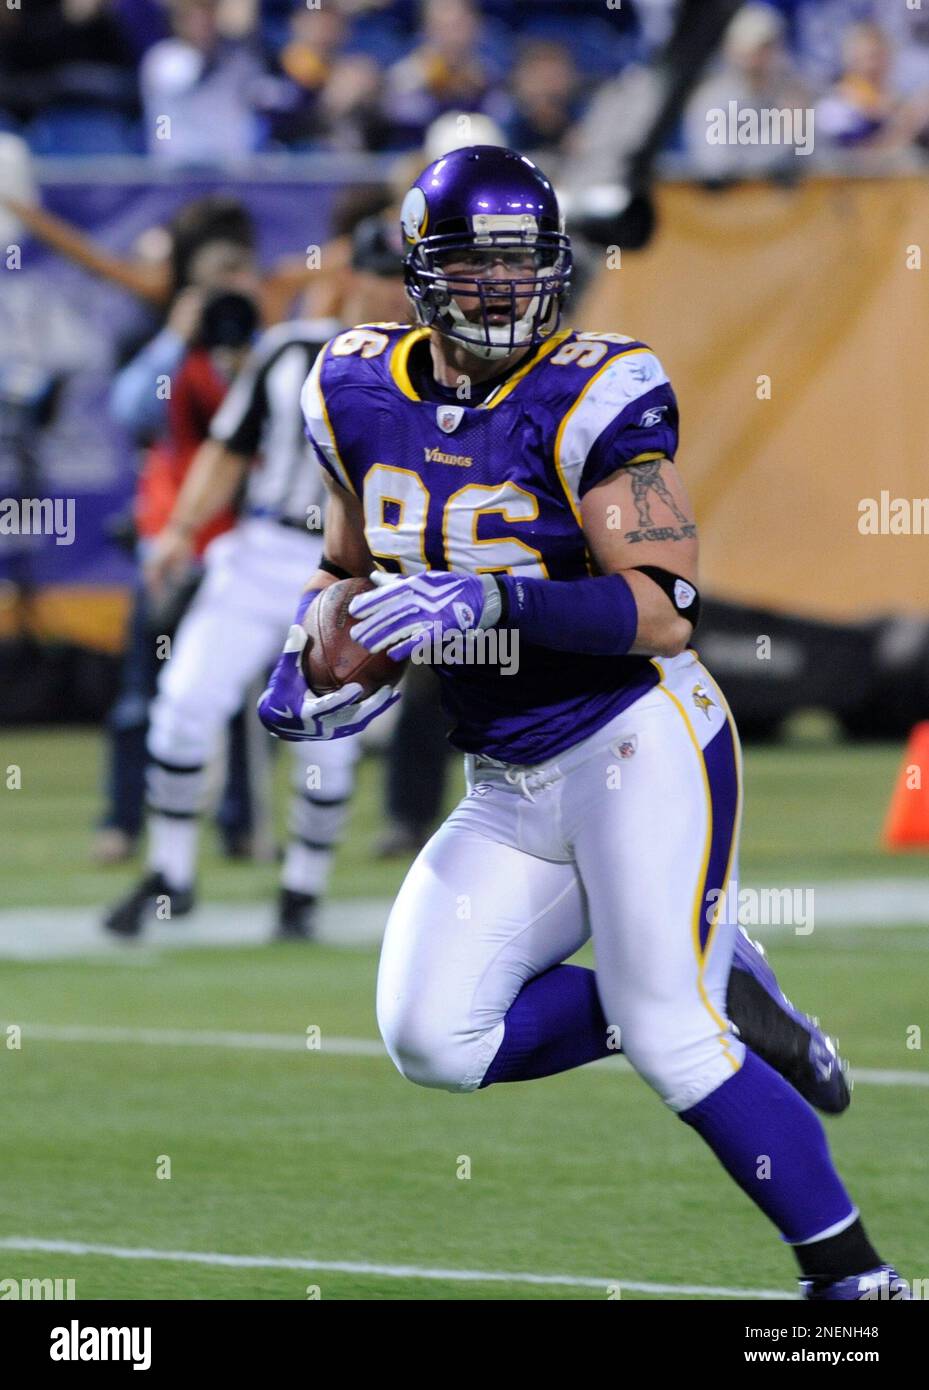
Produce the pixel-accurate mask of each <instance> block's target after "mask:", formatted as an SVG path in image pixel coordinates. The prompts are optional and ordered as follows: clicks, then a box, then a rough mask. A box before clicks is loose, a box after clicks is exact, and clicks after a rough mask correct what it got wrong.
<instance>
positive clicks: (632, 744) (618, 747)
mask: <svg viewBox="0 0 929 1390" xmlns="http://www.w3.org/2000/svg"><path fill="white" fill-rule="evenodd" d="M638 746H639V739H638V735H637V734H627V735H626V737H625V738H621V739H620V740H619V742H618V743H614V744H613V752H614V753H615V754H616V756H617V757H618V758H622V759H623V761H625V760H626V759H628V758H634V757H635V750H636V748H637V747H638Z"/></svg>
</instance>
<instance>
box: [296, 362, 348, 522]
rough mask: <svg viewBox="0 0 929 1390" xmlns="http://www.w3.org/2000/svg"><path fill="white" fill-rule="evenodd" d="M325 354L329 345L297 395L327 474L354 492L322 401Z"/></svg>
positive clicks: (314, 364) (324, 399) (310, 434)
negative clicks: (325, 465)
mask: <svg viewBox="0 0 929 1390" xmlns="http://www.w3.org/2000/svg"><path fill="white" fill-rule="evenodd" d="M328 351H329V344H328V343H327V344H326V346H325V347H324V348H323V349H322V350H321V352H320V353H319V355H318V357H317V358H316V361H315V362H314V363H313V370H312V371H311V372H310V375H309V376H308V377H307V379H306V382H305V383H304V387H303V391H302V392H301V395H300V406H301V409H302V410H303V418H304V419H305V421H306V428H307V435H308V436H309V438H310V440H311V441H312V442H313V444H314V445H315V447H316V451H317V453H318V454H320V456H321V457H322V459H323V460H324V461H325V462H326V463H327V464H328V465H329V469H330V472H331V473H332V474H333V476H334V477H335V479H336V481H337V482H339V483H341V484H342V486H343V487H344V488H346V490H347V491H349V492H355V488H354V485H353V484H352V480H351V478H350V476H349V473H348V469H347V468H346V467H345V464H344V463H343V462H342V457H341V455H340V453H339V446H338V444H337V443H336V437H335V430H334V429H333V428H332V421H331V420H330V418H329V411H328V409H327V406H326V398H325V396H324V394H323V389H322V381H321V378H322V369H323V362H324V360H325V357H326V354H327V352H328ZM356 495H357V494H356Z"/></svg>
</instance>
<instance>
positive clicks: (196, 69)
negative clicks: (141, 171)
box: [139, 0, 264, 165]
mask: <svg viewBox="0 0 929 1390" xmlns="http://www.w3.org/2000/svg"><path fill="white" fill-rule="evenodd" d="M219 9H220V5H219V0H171V6H170V16H171V29H172V37H171V38H168V39H163V40H162V41H161V42H160V43H156V44H155V45H154V47H152V48H150V49H149V50H148V52H147V53H146V55H145V57H144V58H143V59H142V64H141V67H140V70H139V81H140V85H141V90H142V101H143V105H144V110H145V136H146V143H147V146H148V150H149V153H150V154H151V155H152V156H153V158H155V159H157V160H158V161H159V163H162V164H175V165H178V164H187V165H189V164H206V163H211V162H214V161H217V160H219V161H222V160H229V159H237V158H241V157H243V156H244V155H247V154H250V153H251V152H252V151H254V150H255V149H256V148H257V147H258V145H259V141H260V135H261V128H260V123H259V120H258V117H257V115H256V112H255V107H256V104H257V103H258V102H259V101H260V92H261V79H262V78H263V76H264V66H263V64H262V62H261V60H260V59H259V57H258V56H257V54H256V52H255V51H254V50H253V49H252V47H251V45H250V43H249V41H248V40H247V39H241V38H226V37H225V36H224V35H223V34H222V33H221V31H220V27H219V22H218V20H219Z"/></svg>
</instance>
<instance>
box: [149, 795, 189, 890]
mask: <svg viewBox="0 0 929 1390" xmlns="http://www.w3.org/2000/svg"><path fill="white" fill-rule="evenodd" d="M199 834H200V819H199V817H198V816H160V815H159V814H158V812H157V811H152V812H150V813H149V817H148V867H149V868H150V869H152V870H154V871H155V872H156V873H160V874H162V875H163V876H164V878H165V879H166V881H167V882H168V883H169V884H170V885H171V887H172V888H192V887H193V881H194V874H195V872H196V868H197V841H198V838H199Z"/></svg>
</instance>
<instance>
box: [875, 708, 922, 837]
mask: <svg viewBox="0 0 929 1390" xmlns="http://www.w3.org/2000/svg"><path fill="white" fill-rule="evenodd" d="M881 839H882V842H883V845H884V847H885V849H920V848H922V849H929V720H924V721H923V722H922V723H921V724H914V726H913V728H912V729H911V730H910V736H909V738H908V739H907V743H906V751H905V752H904V754H903V762H902V764H901V766H900V771H899V772H898V773H897V780H896V783H895V785H894V789H893V795H892V796H891V798H890V805H889V806H888V808H887V819H886V820H885V822H884V833H883V835H882V837H881Z"/></svg>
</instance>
